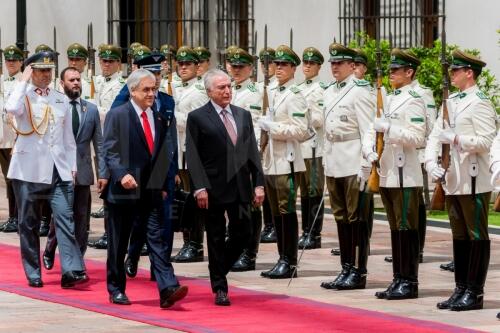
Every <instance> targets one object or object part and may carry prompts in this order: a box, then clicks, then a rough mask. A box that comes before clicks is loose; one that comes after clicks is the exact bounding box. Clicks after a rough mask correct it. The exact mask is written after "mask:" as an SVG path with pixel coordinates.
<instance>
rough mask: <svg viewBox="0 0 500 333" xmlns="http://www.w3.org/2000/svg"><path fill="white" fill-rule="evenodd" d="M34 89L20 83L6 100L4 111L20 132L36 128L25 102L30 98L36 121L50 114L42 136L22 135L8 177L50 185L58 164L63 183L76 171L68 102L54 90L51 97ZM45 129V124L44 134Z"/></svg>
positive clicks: (18, 140) (15, 148) (13, 152)
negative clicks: (14, 119) (11, 116)
mask: <svg viewBox="0 0 500 333" xmlns="http://www.w3.org/2000/svg"><path fill="white" fill-rule="evenodd" d="M35 89H36V87H35V86H33V85H31V84H28V83H26V82H18V83H17V84H16V86H15V87H14V89H13V91H12V93H11V95H10V96H9V99H8V100H7V103H6V105H5V110H6V111H7V112H8V113H11V114H13V115H15V117H16V124H17V128H18V129H19V131H21V132H25V133H27V132H29V131H31V130H32V129H33V126H32V123H31V120H30V117H29V115H28V111H27V110H26V103H25V96H27V97H28V99H29V101H30V104H31V112H32V117H33V121H34V122H35V124H40V123H42V121H43V119H44V116H45V115H46V114H47V116H48V119H49V120H48V121H49V124H48V128H47V130H46V132H45V134H44V135H42V136H39V135H37V134H36V133H32V134H29V135H19V137H18V139H17V142H16V144H15V146H14V149H13V151H12V160H11V162H10V167H9V172H8V174H7V177H8V178H10V179H19V180H23V181H27V182H32V183H44V184H51V183H52V176H53V172H54V165H55V166H56V168H57V171H58V172H59V176H60V177H61V179H62V180H63V181H72V180H73V176H72V174H71V173H72V171H77V170H76V144H75V137H74V135H73V128H72V124H71V109H70V107H69V103H68V99H67V98H66V96H65V95H63V94H61V93H60V92H58V91H55V90H54V89H50V92H49V94H48V96H39V95H37V94H36V93H35ZM47 106H49V107H50V109H47ZM47 110H49V111H47ZM44 127H45V125H44V126H42V128H41V129H40V130H41V131H42V132H43V131H45V128H44Z"/></svg>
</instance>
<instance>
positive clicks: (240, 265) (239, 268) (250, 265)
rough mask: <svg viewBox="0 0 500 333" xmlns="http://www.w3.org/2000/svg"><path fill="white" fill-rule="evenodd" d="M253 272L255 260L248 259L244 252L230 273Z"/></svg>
mask: <svg viewBox="0 0 500 333" xmlns="http://www.w3.org/2000/svg"><path fill="white" fill-rule="evenodd" d="M254 270H255V258H253V259H252V258H250V256H249V255H248V254H247V253H246V251H245V252H243V253H242V254H241V256H240V257H239V258H238V260H237V261H236V262H235V263H234V265H233V267H231V272H246V271H254Z"/></svg>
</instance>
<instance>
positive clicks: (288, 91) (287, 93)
mask: <svg viewBox="0 0 500 333" xmlns="http://www.w3.org/2000/svg"><path fill="white" fill-rule="evenodd" d="M276 89H279V88H276ZM277 93H278V91H276V92H275V94H277ZM291 93H292V91H291V90H290V89H287V90H286V91H285V93H284V94H280V96H278V100H277V101H274V103H273V109H274V110H276V109H277V108H278V106H279V105H280V104H281V103H283V101H284V100H285V99H286V98H287V97H288V95H290V94H291ZM275 96H276V95H275Z"/></svg>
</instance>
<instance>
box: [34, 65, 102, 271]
mask: <svg viewBox="0 0 500 333" xmlns="http://www.w3.org/2000/svg"><path fill="white" fill-rule="evenodd" d="M61 84H62V85H63V88H64V93H65V94H66V96H67V97H68V99H69V101H70V102H69V104H70V108H71V111H72V127H73V135H74V137H75V141H76V166H77V173H76V181H75V189H74V193H75V194H74V203H73V216H74V221H75V237H76V241H77V242H78V245H79V246H80V251H81V253H82V256H83V255H84V254H85V251H86V250H87V240H88V235H89V233H88V230H89V223H90V205H91V196H90V185H93V184H94V172H93V170H92V156H91V153H90V151H91V150H90V144H91V143H92V144H93V145H94V151H95V153H96V156H97V161H98V170H97V173H98V177H97V191H98V192H99V193H100V192H101V191H102V190H103V189H104V187H105V186H106V184H107V182H108V177H109V173H108V170H107V168H106V163H105V162H104V156H103V152H102V131H101V123H100V120H99V112H98V110H97V106H96V105H95V104H92V103H90V102H87V101H85V100H84V99H81V98H80V95H81V92H82V84H81V76H80V72H79V71H78V70H77V69H76V68H74V67H67V68H65V69H64V70H63V71H62V72H61ZM55 236H56V233H55V228H54V224H53V223H52V222H51V226H50V231H49V235H48V237H47V245H46V247H45V252H44V253H43V265H44V267H45V268H46V269H52V267H53V265H54V256H55V252H56V247H57V239H56V237H55Z"/></svg>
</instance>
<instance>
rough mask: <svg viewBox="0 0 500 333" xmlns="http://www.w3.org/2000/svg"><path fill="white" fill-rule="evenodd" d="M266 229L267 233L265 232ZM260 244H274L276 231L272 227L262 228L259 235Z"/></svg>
mask: <svg viewBox="0 0 500 333" xmlns="http://www.w3.org/2000/svg"><path fill="white" fill-rule="evenodd" d="M266 229H267V232H266ZM260 242H261V243H276V242H277V238H276V230H274V227H273V226H270V227H267V226H266V227H264V231H262V233H261V235H260Z"/></svg>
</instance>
